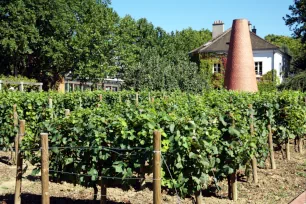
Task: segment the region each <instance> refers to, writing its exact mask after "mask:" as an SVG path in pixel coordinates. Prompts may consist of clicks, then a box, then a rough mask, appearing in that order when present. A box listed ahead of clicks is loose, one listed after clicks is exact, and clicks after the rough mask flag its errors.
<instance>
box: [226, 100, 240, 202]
mask: <svg viewBox="0 0 306 204" xmlns="http://www.w3.org/2000/svg"><path fill="white" fill-rule="evenodd" d="M230 100H231V101H232V98H230ZM229 116H230V117H231V118H232V126H233V127H235V120H234V115H233V113H229ZM228 179H229V180H228V184H229V191H228V195H229V199H231V200H233V201H237V200H238V182H237V172H236V169H234V172H233V173H232V174H231V175H229V177H228Z"/></svg>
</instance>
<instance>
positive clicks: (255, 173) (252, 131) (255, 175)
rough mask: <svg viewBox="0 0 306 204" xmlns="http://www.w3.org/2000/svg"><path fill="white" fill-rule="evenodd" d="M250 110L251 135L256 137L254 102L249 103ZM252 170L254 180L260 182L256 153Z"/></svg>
mask: <svg viewBox="0 0 306 204" xmlns="http://www.w3.org/2000/svg"><path fill="white" fill-rule="evenodd" d="M249 111H250V112H251V114H250V118H251V124H250V129H251V136H252V137H254V120H253V119H254V116H253V106H252V104H250V105H249ZM252 171H253V182H254V183H258V175H257V159H256V157H255V155H254V156H253V157H252Z"/></svg>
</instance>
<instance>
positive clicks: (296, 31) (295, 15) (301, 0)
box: [283, 0, 306, 73]
mask: <svg viewBox="0 0 306 204" xmlns="http://www.w3.org/2000/svg"><path fill="white" fill-rule="evenodd" d="M305 6H306V2H305V0H295V1H294V4H293V5H290V6H289V10H290V12H291V14H287V15H286V17H283V19H284V21H285V23H286V25H287V26H289V28H290V29H291V30H292V31H293V37H295V38H296V39H297V40H296V41H297V42H301V43H298V46H296V47H297V48H295V49H297V50H298V51H297V52H298V53H297V58H296V59H294V72H295V73H296V72H301V71H303V70H305V69H306V57H305V56H306V46H305V42H306V20H305V15H306V9H305ZM294 57H295V55H294Z"/></svg>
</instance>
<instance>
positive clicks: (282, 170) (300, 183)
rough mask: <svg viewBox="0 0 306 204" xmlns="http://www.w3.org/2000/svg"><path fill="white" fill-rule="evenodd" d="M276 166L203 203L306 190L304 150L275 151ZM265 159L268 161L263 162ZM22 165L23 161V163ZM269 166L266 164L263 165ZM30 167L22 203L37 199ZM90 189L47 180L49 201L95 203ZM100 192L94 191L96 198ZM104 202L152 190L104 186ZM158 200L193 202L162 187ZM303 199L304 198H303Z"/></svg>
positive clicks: (145, 199) (5, 176)
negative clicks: (232, 195) (234, 192)
mask: <svg viewBox="0 0 306 204" xmlns="http://www.w3.org/2000/svg"><path fill="white" fill-rule="evenodd" d="M9 156H10V154H9V153H6V152H0V204H10V203H13V200H14V189H15V175H16V167H15V166H13V165H10V164H9V162H8V157H9ZM275 158H276V165H277V169H276V170H271V169H258V177H259V183H258V184H253V183H251V181H250V182H246V181H245V179H241V180H240V181H239V183H238V201H237V202H233V201H230V200H228V198H227V182H226V181H223V182H221V183H220V184H219V185H220V187H221V189H222V190H221V191H219V192H217V193H216V194H211V193H210V194H209V193H207V192H203V195H204V196H203V203H205V204H227V203H239V204H242V203H256V204H266V203H269V204H274V203H275V204H276V203H277V204H282V203H290V202H291V201H292V200H293V199H294V198H296V197H297V196H298V195H300V194H301V193H302V192H303V191H305V190H306V150H304V154H303V155H301V154H299V153H296V152H295V151H294V149H293V146H291V161H286V160H284V159H283V158H282V154H281V153H280V152H276V154H275ZM267 163H268V162H267ZM24 166H25V164H24ZM267 167H268V168H269V165H268V166H267ZM32 168H33V167H31V166H30V165H29V167H28V169H27V171H26V172H25V173H24V175H23V180H22V203H27V204H31V203H40V202H41V196H40V195H41V182H40V177H39V176H38V177H33V176H31V175H30V174H31V170H32ZM93 194H94V193H93V189H90V188H87V189H86V188H84V187H82V186H79V185H77V186H74V185H73V184H68V183H61V184H59V183H53V182H50V195H51V203H54V204H55V203H56V204H62V203H63V204H66V203H99V201H93V197H94V195H93ZM99 197H100V195H99V194H98V199H99ZM107 199H108V203H113V204H119V203H122V204H128V203H133V204H134V203H135V204H143V203H146V204H151V203H153V193H152V190H151V188H150V183H148V188H145V189H144V190H142V191H136V190H134V189H129V190H128V191H123V190H121V189H120V188H108V189H107ZM162 200H163V201H162V203H182V204H187V203H188V204H189V203H190V204H191V203H194V199H193V198H186V199H184V200H181V201H180V202H178V198H177V197H176V196H173V195H169V194H167V192H166V191H163V194H162ZM305 202H306V200H305Z"/></svg>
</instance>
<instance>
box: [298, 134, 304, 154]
mask: <svg viewBox="0 0 306 204" xmlns="http://www.w3.org/2000/svg"><path fill="white" fill-rule="evenodd" d="M298 147H299V153H300V154H303V152H304V151H303V138H302V137H300V138H299V139H298Z"/></svg>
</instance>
